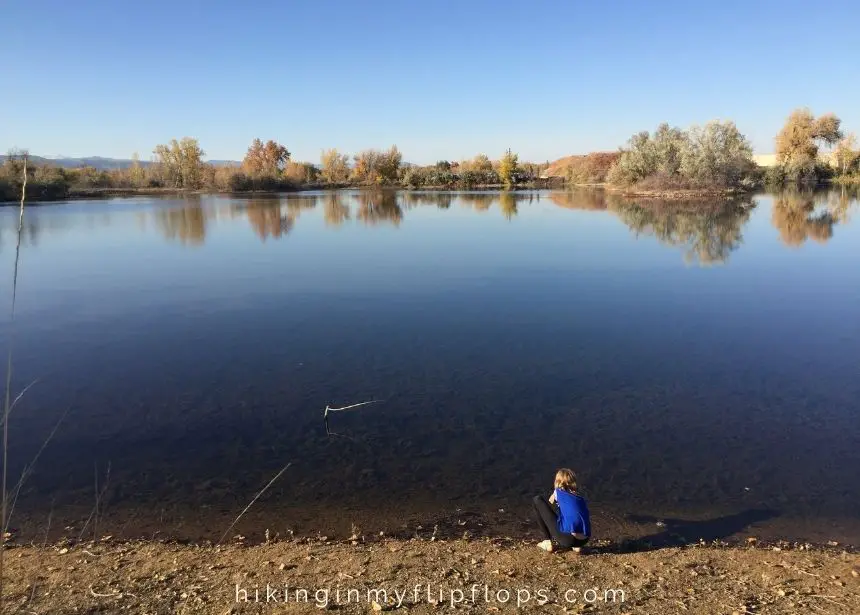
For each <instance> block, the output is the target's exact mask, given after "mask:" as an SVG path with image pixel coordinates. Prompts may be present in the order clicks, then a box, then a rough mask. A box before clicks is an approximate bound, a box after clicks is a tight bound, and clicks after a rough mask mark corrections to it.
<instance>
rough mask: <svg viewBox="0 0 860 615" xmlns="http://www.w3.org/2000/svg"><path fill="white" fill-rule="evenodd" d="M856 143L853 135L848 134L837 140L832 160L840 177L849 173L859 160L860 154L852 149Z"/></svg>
mask: <svg viewBox="0 0 860 615" xmlns="http://www.w3.org/2000/svg"><path fill="white" fill-rule="evenodd" d="M856 143H857V139H856V137H855V136H854V134H853V133H852V134H848V135H846V136H844V137H843V138H842V139H840V140H839V142H838V143H837V144H836V148H835V149H834V150H833V160H834V162H835V163H836V167H837V169H838V171H839V173H840V174H841V175H848V174H849V173H851V171H852V170H853V169H854V166H855V165H856V164H857V161H858V159H860V152H858V151H857V150H855V149H854V147H855V145H856Z"/></svg>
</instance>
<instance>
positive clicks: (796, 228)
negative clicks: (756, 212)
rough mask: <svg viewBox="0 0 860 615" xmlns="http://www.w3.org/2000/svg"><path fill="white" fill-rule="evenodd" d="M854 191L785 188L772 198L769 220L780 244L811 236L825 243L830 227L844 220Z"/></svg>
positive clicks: (793, 243)
mask: <svg viewBox="0 0 860 615" xmlns="http://www.w3.org/2000/svg"><path fill="white" fill-rule="evenodd" d="M856 198H857V193H856V191H855V190H852V189H849V188H847V187H843V188H840V189H838V190H834V191H830V192H817V193H816V192H813V191H806V192H802V191H786V192H783V193H781V194H779V195H777V196H776V197H775V198H774V203H773V210H772V212H771V220H772V222H773V225H774V226H775V227H776V228H777V230H779V237H780V240H781V241H782V243H784V244H785V245H787V246H791V247H798V246H801V245H803V244H804V243H806V241H807V240H809V239H812V240H813V241H816V242H818V243H826V242H827V241H829V240H830V239H831V238H832V237H833V228H834V227H835V226H836V225H838V224H845V223H846V222H848V218H849V214H850V211H851V209H852V205H853V204H854V203H856Z"/></svg>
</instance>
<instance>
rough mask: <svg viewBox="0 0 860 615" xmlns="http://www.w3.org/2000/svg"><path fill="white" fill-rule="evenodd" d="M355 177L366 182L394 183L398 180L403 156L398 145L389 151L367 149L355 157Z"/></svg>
mask: <svg viewBox="0 0 860 615" xmlns="http://www.w3.org/2000/svg"><path fill="white" fill-rule="evenodd" d="M353 160H354V162H355V164H354V166H353V169H352V176H353V179H354V180H355V181H357V182H360V183H364V184H394V183H396V182H397V181H398V178H399V174H400V164H401V162H402V156H401V154H400V150H399V149H397V146H396V145H392V146H391V147H390V148H389V149H388V151H385V152H381V151H379V150H375V149H366V150H364V151H362V152H359V153H358V154H356V155H355V157H354V159H353Z"/></svg>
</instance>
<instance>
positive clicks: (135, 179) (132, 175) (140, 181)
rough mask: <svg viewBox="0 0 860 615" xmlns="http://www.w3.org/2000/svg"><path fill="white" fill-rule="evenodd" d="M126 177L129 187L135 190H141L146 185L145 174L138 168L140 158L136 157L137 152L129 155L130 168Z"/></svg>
mask: <svg viewBox="0 0 860 615" xmlns="http://www.w3.org/2000/svg"><path fill="white" fill-rule="evenodd" d="M128 177H129V181H131V185H132V186H134V187H135V188H142V187H143V185H144V184H145V183H146V173H145V172H144V170H143V167H142V166H140V156H138V155H137V152H135V153H133V154H132V155H131V168H130V169H129V171H128Z"/></svg>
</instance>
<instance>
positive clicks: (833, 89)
mask: <svg viewBox="0 0 860 615" xmlns="http://www.w3.org/2000/svg"><path fill="white" fill-rule="evenodd" d="M0 20H2V22H3V23H4V24H6V25H7V27H6V28H4V33H3V37H2V38H0V53H2V57H3V58H4V61H3V76H2V83H3V95H2V96H0V148H3V149H8V148H10V147H13V146H15V147H26V148H28V149H29V150H30V151H31V152H32V153H34V154H40V155H56V154H64V155H69V156H82V155H102V156H114V157H124V158H126V157H129V156H130V155H131V154H132V153H133V152H139V153H140V156H141V158H148V157H149V156H150V155H151V151H152V149H153V147H154V146H155V145H156V144H157V143H162V142H165V141H167V140H169V139H170V138H172V137H182V136H186V135H187V136H194V137H197V138H199V139H200V143H201V145H202V147H203V149H204V150H205V151H206V152H207V155H208V157H210V158H219V159H223V158H228V159H241V157H242V156H243V155H244V152H245V150H246V149H247V147H248V144H249V143H250V141H251V140H252V139H253V138H255V137H260V138H263V139H269V138H273V139H276V140H278V141H280V142H282V143H283V144H285V145H286V146H287V147H288V148H289V149H290V151H291V152H292V153H293V158H294V159H298V160H310V161H313V162H316V161H318V160H319V154H320V151H321V150H322V149H324V148H329V147H337V148H338V149H340V150H341V151H343V152H348V153H354V152H356V151H358V150H360V149H364V148H368V147H377V148H383V147H387V146H389V145H390V144H392V143H396V144H397V145H398V146H399V147H400V149H401V151H403V153H404V159H405V160H408V161H412V162H418V163H429V162H433V161H435V160H437V159H442V158H446V159H461V158H465V157H471V156H473V155H474V154H476V153H478V152H485V153H487V154H488V155H490V156H491V157H498V156H499V155H500V154H501V153H502V152H503V151H504V150H505V149H506V148H508V147H510V148H512V149H513V150H514V151H517V152H519V154H520V157H521V159H528V160H546V159H554V158H557V157H559V156H562V155H567V154H571V153H584V152H588V151H593V150H607V149H610V150H611V149H615V148H617V147H619V146H620V145H622V144H623V143H624V142H625V141H626V140H627V138H628V137H629V136H630V135H631V134H632V133H634V132H636V131H638V130H642V129H653V128H654V127H655V126H656V125H657V124H658V123H659V122H662V121H668V122H670V123H672V124H677V125H680V126H687V125H689V124H691V123H703V122H705V121H707V120H709V119H714V118H722V119H733V120H735V121H736V122H737V124H738V126H739V128H740V129H741V131H742V132H744V133H745V134H746V135H747V136H748V137H749V138H750V140H751V141H752V143H753V145H754V147H755V149H756V150H757V151H759V152H769V151H772V149H773V145H772V143H773V136H774V134H775V133H776V131H777V130H778V129H779V127H780V125H781V123H782V122H783V121H784V119H785V117H786V115H787V114H788V113H789V112H790V111H791V110H792V109H793V108H795V107H799V106H808V107H810V108H811V109H812V110H813V111H814V112H815V113H823V112H826V111H833V112H835V113H837V115H839V116H840V117H842V118H843V121H844V125H845V126H846V128H847V129H848V130H854V131H857V132H860V81H858V79H857V76H858V74H860V44H858V42H857V34H858V30H857V23H858V22H860V3H857V2H847V1H843V0H840V1H836V2H829V3H827V5H826V8H825V7H823V8H816V7H815V6H814V5H812V4H809V3H808V2H803V3H801V2H795V1H794V0H784V1H780V2H770V1H767V2H754V1H748V2H736V1H734V0H731V1H719V2H716V1H714V2H690V1H685V2H675V1H671V2H670V1H661V0H654V1H653V2H610V1H606V2H586V1H583V0H559V1H558V2H543V1H531V2H511V1H510V0H495V1H492V2H490V1H487V2H485V1H483V0H481V1H468V0H462V1H460V2H448V1H436V2H429V1H423V2H422V1H419V0H416V1H414V2H411V1H408V0H398V1H390V0H384V1H373V0H367V1H366V2H352V1H349V2H347V1H342V2H330V1H328V0H315V1H313V2H309V1H307V0H305V1H303V2H294V1H282V2H277V1H275V0H257V1H254V2H247V3H240V2H236V1H235V0H234V1H232V2H220V1H209V2H191V1H182V0H173V1H172V2H163V1H162V0H151V1H149V2H138V3H130V2H114V1H112V0H111V1H108V0H99V1H93V0H90V1H87V0H83V1H79V2H66V1H58V0H48V1H41V2H38V3H36V4H33V3H27V2H2V3H0ZM22 50H23V51H22Z"/></svg>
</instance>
